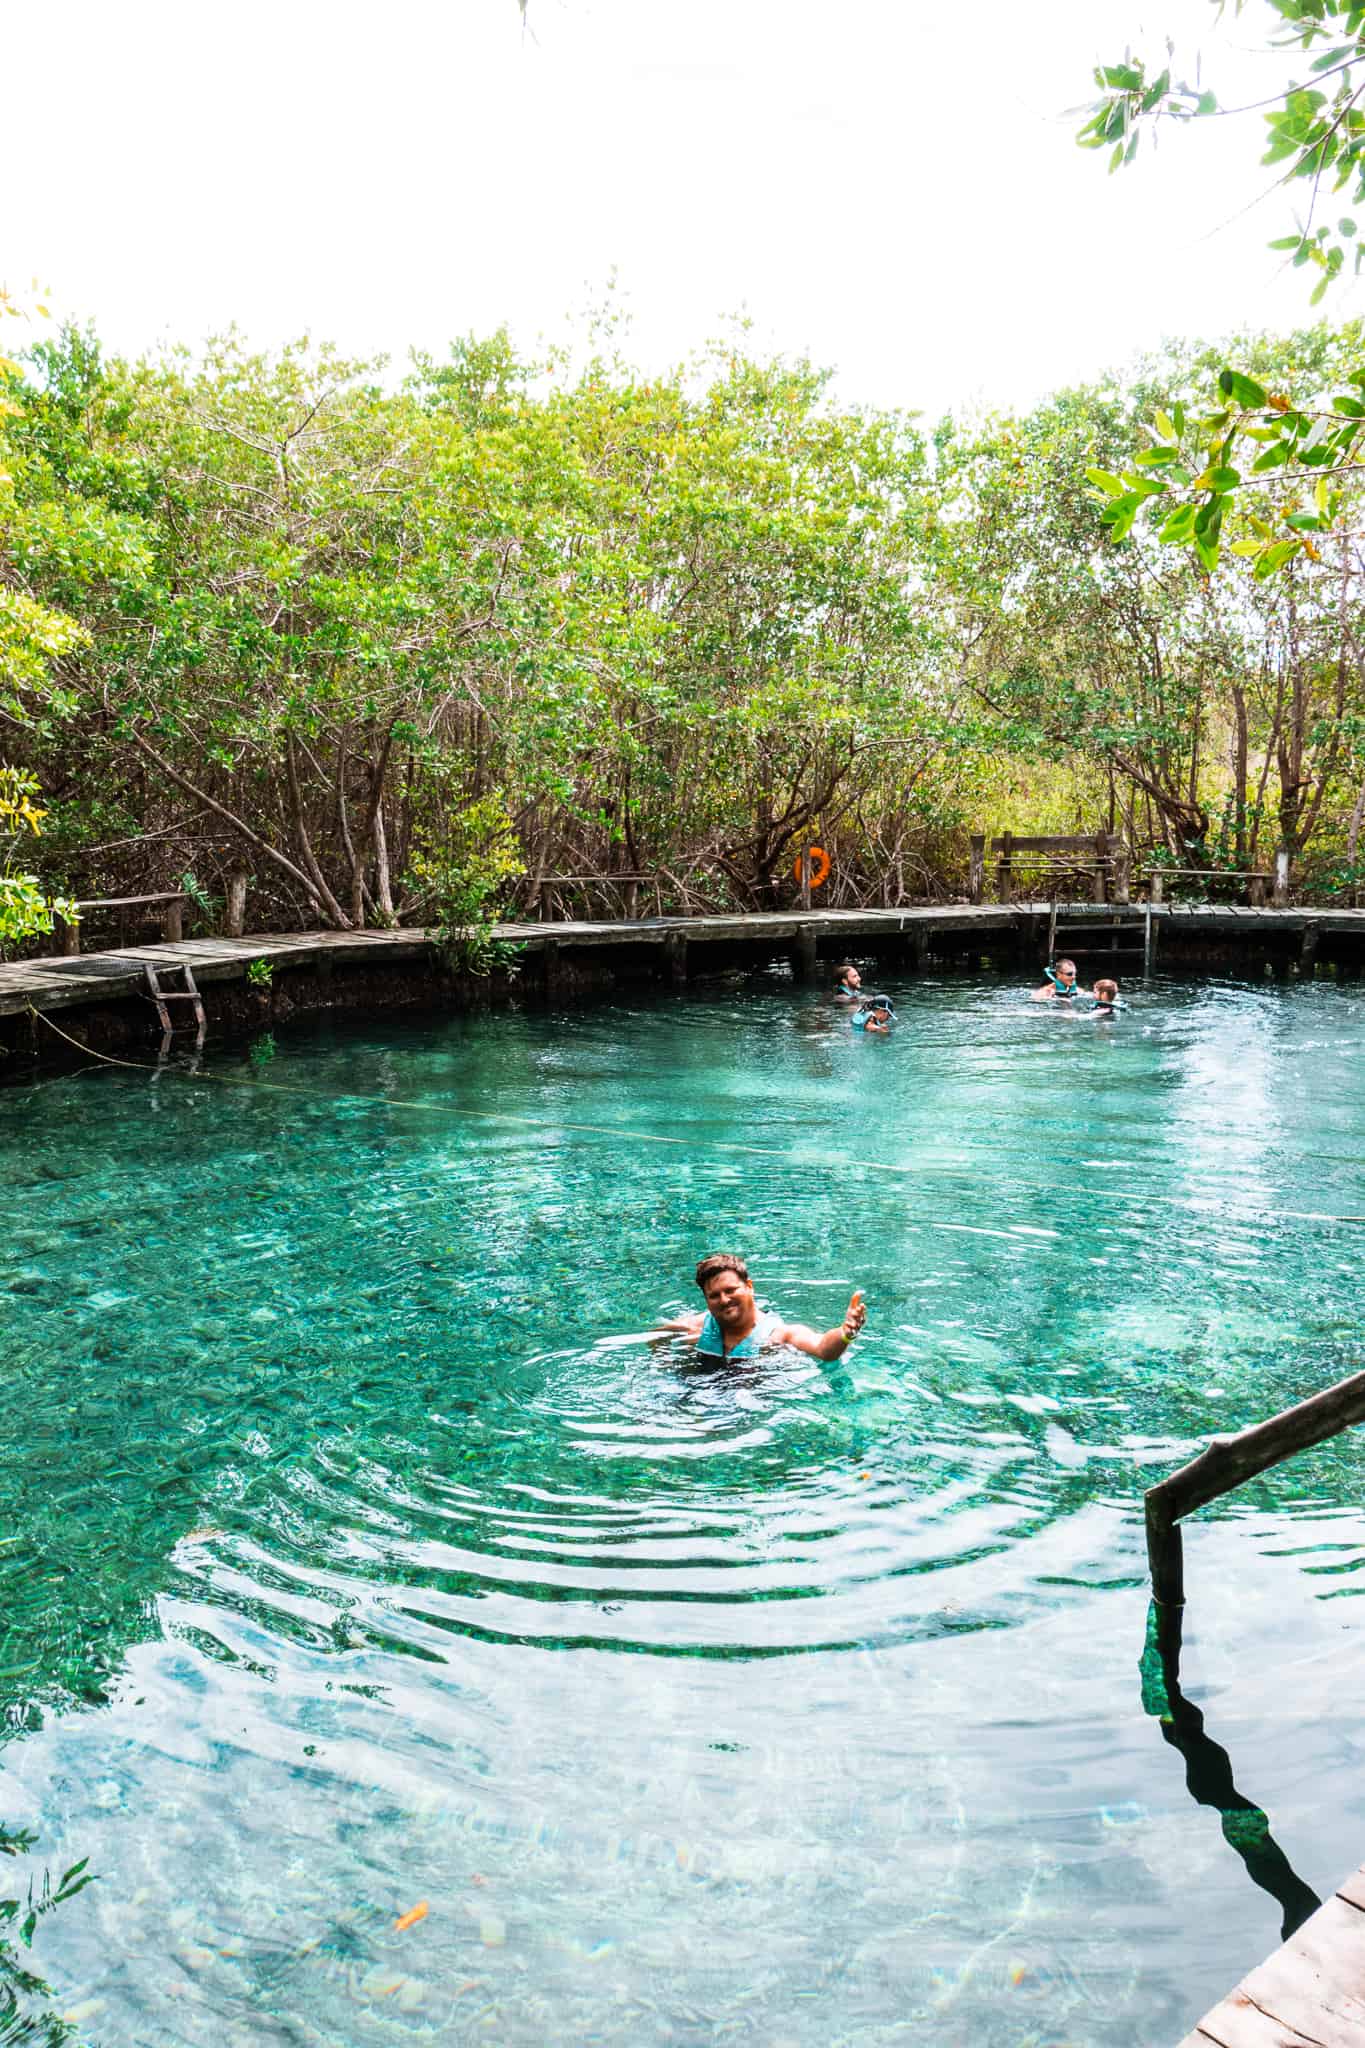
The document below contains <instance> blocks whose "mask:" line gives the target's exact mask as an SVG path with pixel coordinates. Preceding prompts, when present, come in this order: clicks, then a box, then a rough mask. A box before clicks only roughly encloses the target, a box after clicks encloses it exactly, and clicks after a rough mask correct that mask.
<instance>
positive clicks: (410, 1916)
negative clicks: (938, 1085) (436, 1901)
mask: <svg viewBox="0 0 1365 2048" xmlns="http://www.w3.org/2000/svg"><path fill="white" fill-rule="evenodd" d="M430 1911H431V1908H430V1906H429V1905H428V1904H427V1902H426V1900H425V1899H419V1900H418V1901H417V1904H416V1905H415V1906H409V1908H408V1910H407V1912H406V1913H400V1914H399V1916H398V1918H397V1919H396V1920H395V1921H394V1923H393V1931H394V1933H395V1934H404V1933H406V1931H407V1929H408V1928H409V1927H415V1926H416V1925H417V1922H418V1921H419V1920H425V1919H426V1917H427V1914H428V1913H429V1912H430Z"/></svg>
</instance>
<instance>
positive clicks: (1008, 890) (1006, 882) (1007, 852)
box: [996, 832, 1014, 903]
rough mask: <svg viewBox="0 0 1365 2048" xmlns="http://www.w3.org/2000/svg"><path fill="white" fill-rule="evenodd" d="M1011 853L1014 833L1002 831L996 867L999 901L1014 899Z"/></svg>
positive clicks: (1011, 900)
mask: <svg viewBox="0 0 1365 2048" xmlns="http://www.w3.org/2000/svg"><path fill="white" fill-rule="evenodd" d="M1013 853H1014V834H1013V833H1012V832H1005V833H1002V834H1001V839H1000V865H999V867H998V868H997V869H996V880H997V883H998V884H999V891H1000V901H1001V902H1002V903H1012V902H1013V900H1014V889H1013V880H1012V874H1013V860H1012V856H1013Z"/></svg>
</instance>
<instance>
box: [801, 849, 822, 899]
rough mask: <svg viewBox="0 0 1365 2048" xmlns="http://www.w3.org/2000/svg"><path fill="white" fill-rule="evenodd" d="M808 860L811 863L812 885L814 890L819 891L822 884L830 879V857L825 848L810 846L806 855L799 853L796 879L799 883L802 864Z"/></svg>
mask: <svg viewBox="0 0 1365 2048" xmlns="http://www.w3.org/2000/svg"><path fill="white" fill-rule="evenodd" d="M807 860H808V861H809V862H810V885H811V887H812V889H818V888H819V887H820V884H821V883H822V882H824V881H827V880H828V878H829V855H828V854H827V853H826V852H825V849H824V847H823V846H809V847H807V849H806V851H805V852H804V853H798V854H797V856H796V879H797V881H798V882H799V881H800V880H801V863H802V861H807Z"/></svg>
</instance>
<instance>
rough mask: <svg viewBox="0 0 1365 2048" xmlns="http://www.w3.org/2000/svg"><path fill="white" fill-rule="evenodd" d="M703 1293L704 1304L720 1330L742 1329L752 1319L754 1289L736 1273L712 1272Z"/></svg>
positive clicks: (753, 1312)
mask: <svg viewBox="0 0 1365 2048" xmlns="http://www.w3.org/2000/svg"><path fill="white" fill-rule="evenodd" d="M703 1293H704V1295H705V1298H706V1306H707V1307H708V1308H709V1309H710V1311H711V1313H712V1315H713V1316H714V1317H715V1319H716V1321H717V1322H718V1323H719V1324H720V1327H721V1328H722V1330H737V1329H738V1330H742V1329H743V1328H744V1327H745V1325H746V1323H748V1322H750V1321H752V1319H753V1317H754V1314H755V1308H754V1290H753V1288H752V1287H751V1286H750V1285H749V1283H748V1281H747V1280H741V1279H740V1277H739V1275H738V1273H713V1274H712V1275H711V1278H710V1279H709V1280H708V1281H707V1283H706V1286H705V1288H704V1289H703Z"/></svg>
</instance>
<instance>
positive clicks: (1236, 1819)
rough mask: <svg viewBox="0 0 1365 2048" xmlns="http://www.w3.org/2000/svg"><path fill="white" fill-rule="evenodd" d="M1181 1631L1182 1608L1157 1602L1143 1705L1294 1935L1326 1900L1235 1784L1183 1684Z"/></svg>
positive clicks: (1284, 1928) (1285, 1935) (1285, 1933)
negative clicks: (1299, 1871)
mask: <svg viewBox="0 0 1365 2048" xmlns="http://www.w3.org/2000/svg"><path fill="white" fill-rule="evenodd" d="M1183 1630H1184V1609H1183V1608H1180V1607H1159V1606H1158V1605H1157V1603H1156V1601H1155V1600H1154V1601H1153V1602H1152V1604H1151V1606H1150V1608H1149V1609H1148V1611H1147V1640H1146V1643H1145V1645H1144V1647H1143V1653H1142V1703H1143V1706H1144V1707H1145V1708H1146V1710H1147V1712H1148V1713H1149V1714H1155V1715H1156V1716H1157V1717H1158V1718H1159V1720H1160V1722H1161V1733H1162V1735H1163V1736H1164V1738H1165V1740H1166V1741H1167V1742H1169V1743H1170V1744H1171V1746H1172V1748H1174V1749H1178V1750H1179V1751H1180V1754H1181V1756H1182V1757H1183V1758H1184V1759H1185V1789H1186V1790H1187V1791H1188V1793H1189V1795H1190V1797H1191V1798H1192V1799H1195V1800H1197V1801H1198V1803H1199V1804H1200V1805H1201V1806H1211V1807H1213V1808H1214V1809H1215V1811H1216V1812H1217V1814H1218V1818H1219V1821H1220V1822H1221V1824H1222V1829H1223V1839H1224V1841H1226V1842H1227V1843H1228V1844H1229V1845H1230V1846H1231V1847H1232V1848H1233V1849H1235V1850H1236V1852H1237V1854H1238V1855H1239V1856H1240V1857H1241V1859H1242V1861H1243V1863H1244V1864H1245V1865H1246V1868H1247V1875H1248V1876H1249V1877H1250V1878H1251V1879H1252V1881H1253V1883H1255V1884H1258V1885H1260V1887H1261V1889H1262V1891H1266V1892H1269V1893H1270V1896H1271V1898H1272V1899H1274V1900H1276V1901H1277V1903H1278V1904H1279V1906H1280V1908H1281V1910H1282V1912H1283V1914H1284V1919H1283V1921H1282V1922H1281V1925H1280V1938H1281V1940H1282V1941H1288V1939H1289V1937H1290V1935H1291V1934H1293V1933H1295V1932H1296V1931H1297V1930H1298V1929H1299V1928H1300V1927H1302V1925H1303V1923H1304V1921H1305V1920H1306V1919H1307V1918H1308V1916H1309V1914H1310V1913H1315V1912H1316V1911H1317V1909H1318V1907H1319V1906H1320V1905H1321V1904H1322V1900H1321V1899H1320V1898H1319V1897H1318V1895H1317V1893H1316V1892H1314V1891H1310V1890H1309V1888H1308V1886H1307V1885H1306V1884H1305V1883H1304V1882H1303V1880H1302V1878H1300V1877H1297V1876H1296V1875H1295V1873H1294V1871H1293V1870H1292V1869H1291V1868H1290V1864H1289V1859H1288V1858H1287V1857H1286V1855H1285V1853H1284V1851H1283V1849H1281V1847H1280V1845H1279V1843H1278V1842H1276V1841H1275V1839H1274V1837H1273V1836H1272V1835H1271V1832H1270V1822H1269V1821H1268V1820H1267V1818H1266V1816H1265V1814H1264V1812H1263V1811H1262V1809H1261V1808H1260V1807H1259V1806H1257V1805H1256V1804H1255V1802H1254V1801H1253V1800H1250V1799H1245V1798H1243V1796H1242V1794H1241V1793H1240V1792H1239V1791H1238V1790H1237V1787H1236V1785H1235V1784H1234V1783H1233V1781H1232V1759H1231V1757H1230V1756H1229V1755H1228V1753H1227V1751H1226V1750H1225V1749H1223V1748H1221V1747H1220V1746H1219V1744H1218V1743H1216V1742H1215V1741H1214V1740H1213V1738H1212V1736H1211V1735H1209V1734H1208V1733H1207V1732H1206V1731H1205V1728H1204V1716H1203V1714H1202V1713H1201V1712H1200V1711H1199V1708H1198V1707H1196V1706H1195V1705H1194V1704H1193V1702H1192V1701H1190V1700H1187V1699H1186V1698H1185V1695H1184V1693H1183V1692H1182V1691H1181V1690H1180V1643H1181V1637H1182V1634H1183Z"/></svg>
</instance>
